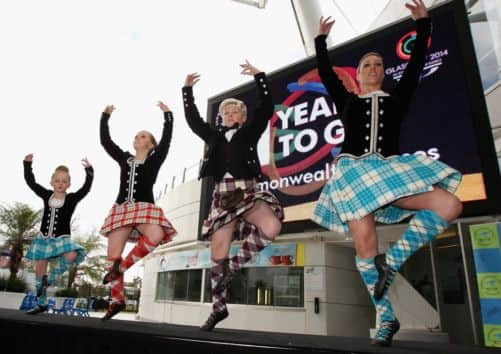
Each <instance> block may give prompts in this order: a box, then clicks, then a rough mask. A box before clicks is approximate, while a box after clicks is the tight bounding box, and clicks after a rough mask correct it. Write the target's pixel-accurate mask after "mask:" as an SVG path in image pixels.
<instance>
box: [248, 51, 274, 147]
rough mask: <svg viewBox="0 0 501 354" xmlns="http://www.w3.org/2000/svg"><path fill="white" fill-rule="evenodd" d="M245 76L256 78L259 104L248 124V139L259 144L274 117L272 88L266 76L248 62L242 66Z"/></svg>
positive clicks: (257, 103)
mask: <svg viewBox="0 0 501 354" xmlns="http://www.w3.org/2000/svg"><path fill="white" fill-rule="evenodd" d="M240 66H241V67H242V72H241V73H242V74H243V75H252V76H254V81H255V82H256V90H257V102H256V108H255V110H254V116H253V117H252V118H251V120H249V123H248V124H247V128H246V129H247V132H248V138H249V139H252V140H255V141H253V143H257V142H258V140H259V138H260V137H261V134H263V132H264V130H265V129H266V126H267V125H268V122H269V121H270V118H271V116H272V115H273V99H272V97H271V92H270V87H269V85H268V80H267V78H266V74H265V73H264V72H262V71H261V70H259V69H257V68H256V67H254V66H252V65H251V64H250V63H249V62H248V61H247V60H246V61H245V64H240Z"/></svg>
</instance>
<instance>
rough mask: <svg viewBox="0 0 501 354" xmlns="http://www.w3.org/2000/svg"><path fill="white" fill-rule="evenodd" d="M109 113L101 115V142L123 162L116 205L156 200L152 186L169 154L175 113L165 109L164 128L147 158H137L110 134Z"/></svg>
mask: <svg viewBox="0 0 501 354" xmlns="http://www.w3.org/2000/svg"><path fill="white" fill-rule="evenodd" d="M109 118H110V115H109V114H107V113H103V114H102V116H101V128H100V136H101V145H103V147H104V149H105V150H106V152H107V153H108V154H109V155H110V156H111V157H112V158H113V159H114V160H115V161H116V162H118V164H119V165H120V187H119V191H118V196H117V199H116V203H117V204H122V203H126V202H128V203H134V202H148V203H154V202H155V199H154V197H153V185H154V184H155V181H156V179H157V175H158V171H159V170H160V166H161V165H162V163H163V162H164V161H165V158H166V157H167V152H168V151H169V146H170V141H171V137H172V123H173V116H172V112H170V111H169V112H164V127H163V132H162V138H161V139H160V142H159V143H158V146H157V147H156V148H155V149H154V150H153V151H152V152H151V153H150V154H149V155H148V157H147V158H146V159H145V160H144V161H134V156H133V155H132V154H131V153H129V152H128V151H123V150H122V149H120V147H118V146H117V145H116V144H115V143H114V142H113V141H112V140H111V136H110V130H109V127H108V120H109Z"/></svg>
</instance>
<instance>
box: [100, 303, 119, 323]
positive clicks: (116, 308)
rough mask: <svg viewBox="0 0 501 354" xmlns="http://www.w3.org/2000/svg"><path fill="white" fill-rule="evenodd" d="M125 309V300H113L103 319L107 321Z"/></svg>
mask: <svg viewBox="0 0 501 354" xmlns="http://www.w3.org/2000/svg"><path fill="white" fill-rule="evenodd" d="M124 309H125V302H112V303H111V305H110V307H108V311H106V313H105V315H104V317H103V318H101V321H107V320H109V319H111V318H112V317H113V316H115V315H116V314H117V313H119V312H120V311H122V310H124Z"/></svg>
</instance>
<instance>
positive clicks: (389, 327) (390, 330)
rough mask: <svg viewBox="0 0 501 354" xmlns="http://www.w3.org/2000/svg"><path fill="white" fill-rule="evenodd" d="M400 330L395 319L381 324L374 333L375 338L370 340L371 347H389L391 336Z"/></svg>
mask: <svg viewBox="0 0 501 354" xmlns="http://www.w3.org/2000/svg"><path fill="white" fill-rule="evenodd" d="M399 329H400V322H398V320H397V319H396V318H395V319H394V320H393V321H388V322H382V323H381V325H380V326H379V329H378V330H377V332H376V336H375V337H374V338H373V339H372V342H371V343H372V345H375V346H378V347H390V346H391V343H392V340H393V336H394V335H395V333H397V332H398V330H399Z"/></svg>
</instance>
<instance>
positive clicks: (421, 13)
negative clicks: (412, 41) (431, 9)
mask: <svg viewBox="0 0 501 354" xmlns="http://www.w3.org/2000/svg"><path fill="white" fill-rule="evenodd" d="M412 2H413V4H407V3H406V4H405V7H406V8H407V9H409V10H410V12H411V17H412V19H413V20H414V21H416V20H419V19H421V18H426V17H428V10H427V9H426V6H425V5H424V3H423V0H412Z"/></svg>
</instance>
